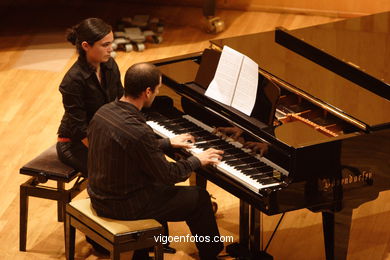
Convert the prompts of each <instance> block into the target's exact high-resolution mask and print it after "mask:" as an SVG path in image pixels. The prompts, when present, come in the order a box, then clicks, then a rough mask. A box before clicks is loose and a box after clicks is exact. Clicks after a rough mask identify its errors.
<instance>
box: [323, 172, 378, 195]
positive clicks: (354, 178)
mask: <svg viewBox="0 0 390 260" xmlns="http://www.w3.org/2000/svg"><path fill="white" fill-rule="evenodd" d="M372 182H373V173H372V172H370V171H363V172H362V173H360V174H359V175H348V176H346V177H344V178H339V179H336V178H333V179H331V178H326V179H320V180H319V184H320V189H321V190H322V191H328V190H329V189H331V188H334V187H336V186H340V185H348V184H353V183H366V184H372Z"/></svg>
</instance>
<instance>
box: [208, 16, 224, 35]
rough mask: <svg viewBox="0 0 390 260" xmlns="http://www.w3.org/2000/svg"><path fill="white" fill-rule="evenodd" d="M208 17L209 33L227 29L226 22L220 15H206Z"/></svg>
mask: <svg viewBox="0 0 390 260" xmlns="http://www.w3.org/2000/svg"><path fill="white" fill-rule="evenodd" d="M206 19H207V21H206V31H207V32H208V33H220V32H222V31H223V30H225V22H224V21H223V20H222V19H221V18H220V17H218V16H215V17H206Z"/></svg>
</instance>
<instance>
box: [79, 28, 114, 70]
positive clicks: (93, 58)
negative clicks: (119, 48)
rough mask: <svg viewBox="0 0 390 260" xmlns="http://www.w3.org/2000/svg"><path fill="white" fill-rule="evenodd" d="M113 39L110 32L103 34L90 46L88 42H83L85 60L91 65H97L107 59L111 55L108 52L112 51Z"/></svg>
mask: <svg viewBox="0 0 390 260" xmlns="http://www.w3.org/2000/svg"><path fill="white" fill-rule="evenodd" d="M113 40H114V35H113V33H112V32H110V33H109V34H107V35H106V36H104V37H103V38H102V39H100V40H99V41H97V42H95V43H94V44H93V45H92V46H91V45H89V44H88V43H86V42H85V43H86V44H83V48H84V50H85V53H86V56H87V60H88V62H90V63H91V64H92V65H98V64H100V63H102V62H106V61H108V59H109V58H110V57H111V56H110V53H111V52H112V46H111V44H112V42H113Z"/></svg>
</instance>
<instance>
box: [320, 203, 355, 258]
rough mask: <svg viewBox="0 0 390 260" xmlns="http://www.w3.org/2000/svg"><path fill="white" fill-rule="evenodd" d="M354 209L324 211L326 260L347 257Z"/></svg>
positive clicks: (323, 224)
mask: <svg viewBox="0 0 390 260" xmlns="http://www.w3.org/2000/svg"><path fill="white" fill-rule="evenodd" d="M351 221H352V209H349V208H345V209H343V210H341V211H339V212H322V226H323V232H324V242H325V255H326V260H344V259H347V254H348V242H349V233H350V230H351Z"/></svg>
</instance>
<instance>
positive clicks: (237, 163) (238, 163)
mask: <svg viewBox="0 0 390 260" xmlns="http://www.w3.org/2000/svg"><path fill="white" fill-rule="evenodd" d="M226 163H227V164H228V165H230V166H237V165H243V164H245V162H243V161H241V160H240V159H238V160H232V161H227V162H226Z"/></svg>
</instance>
